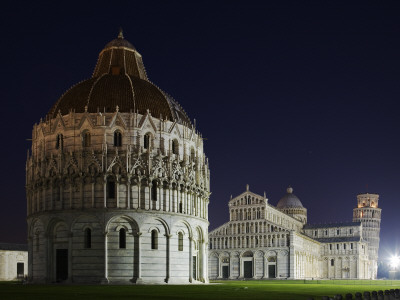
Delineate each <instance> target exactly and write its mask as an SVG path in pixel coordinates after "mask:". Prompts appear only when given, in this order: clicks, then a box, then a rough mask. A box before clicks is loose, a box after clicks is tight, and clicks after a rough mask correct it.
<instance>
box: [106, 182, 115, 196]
mask: <svg viewBox="0 0 400 300" xmlns="http://www.w3.org/2000/svg"><path fill="white" fill-rule="evenodd" d="M107 196H108V198H110V199H114V198H115V182H114V181H109V182H107Z"/></svg>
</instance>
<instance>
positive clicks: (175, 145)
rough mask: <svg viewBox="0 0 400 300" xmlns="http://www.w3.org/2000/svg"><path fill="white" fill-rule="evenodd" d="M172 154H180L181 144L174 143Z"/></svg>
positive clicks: (175, 141)
mask: <svg viewBox="0 0 400 300" xmlns="http://www.w3.org/2000/svg"><path fill="white" fill-rule="evenodd" d="M172 153H173V154H176V155H178V154H179V143H178V141H177V140H173V141H172Z"/></svg>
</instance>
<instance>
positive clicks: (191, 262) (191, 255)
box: [189, 236, 193, 282]
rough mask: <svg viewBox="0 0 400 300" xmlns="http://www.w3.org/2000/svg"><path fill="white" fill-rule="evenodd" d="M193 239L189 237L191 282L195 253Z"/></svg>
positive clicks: (190, 279) (190, 280)
mask: <svg viewBox="0 0 400 300" xmlns="http://www.w3.org/2000/svg"><path fill="white" fill-rule="evenodd" d="M192 243H193V238H192V237H191V236H190V237H189V282H193V253H192Z"/></svg>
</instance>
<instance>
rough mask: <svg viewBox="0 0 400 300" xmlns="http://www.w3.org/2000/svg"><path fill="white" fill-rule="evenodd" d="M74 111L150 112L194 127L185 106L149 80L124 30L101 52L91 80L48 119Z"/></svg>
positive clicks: (60, 103)
mask: <svg viewBox="0 0 400 300" xmlns="http://www.w3.org/2000/svg"><path fill="white" fill-rule="evenodd" d="M117 107H118V108H117ZM71 110H72V111H74V112H76V113H82V112H85V111H87V112H89V113H97V112H114V111H116V110H118V111H119V112H138V113H139V114H145V113H146V112H147V111H149V112H150V113H151V114H152V116H154V117H156V118H160V117H162V118H163V119H168V120H171V121H177V122H178V123H180V124H191V122H190V119H189V117H188V116H187V114H186V113H185V111H184V110H183V109H182V107H181V106H180V105H179V104H178V103H177V102H176V101H175V100H174V99H173V98H172V97H170V96H169V95H168V94H166V93H165V92H163V91H162V90H161V89H159V88H158V87H157V86H156V85H154V84H153V83H151V82H150V81H149V80H148V78H147V74H146V70H145V68H144V65H143V61H142V56H141V55H140V54H139V53H138V52H137V50H136V49H135V48H134V47H133V45H132V44H131V43H130V42H128V41H126V40H125V39H124V37H123V35H122V31H121V32H120V33H119V35H118V38H116V39H114V40H112V41H111V42H109V43H108V44H107V45H106V46H105V48H104V49H103V50H102V51H101V52H100V54H99V59H98V61H97V65H96V67H95V70H94V73H93V76H92V78H90V79H88V80H84V81H82V82H80V83H78V84H76V85H74V86H73V87H72V88H70V89H69V90H68V91H67V92H65V93H64V95H62V96H61V98H60V99H59V100H58V101H57V102H56V103H55V104H54V105H53V107H52V108H51V109H50V111H49V113H48V117H49V118H55V117H56V115H57V114H58V112H60V113H61V114H62V115H65V114H68V113H69V112H70V111H71Z"/></svg>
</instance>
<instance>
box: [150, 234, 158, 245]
mask: <svg viewBox="0 0 400 300" xmlns="http://www.w3.org/2000/svg"><path fill="white" fill-rule="evenodd" d="M151 249H158V232H157V230H155V229H154V230H152V231H151Z"/></svg>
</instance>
